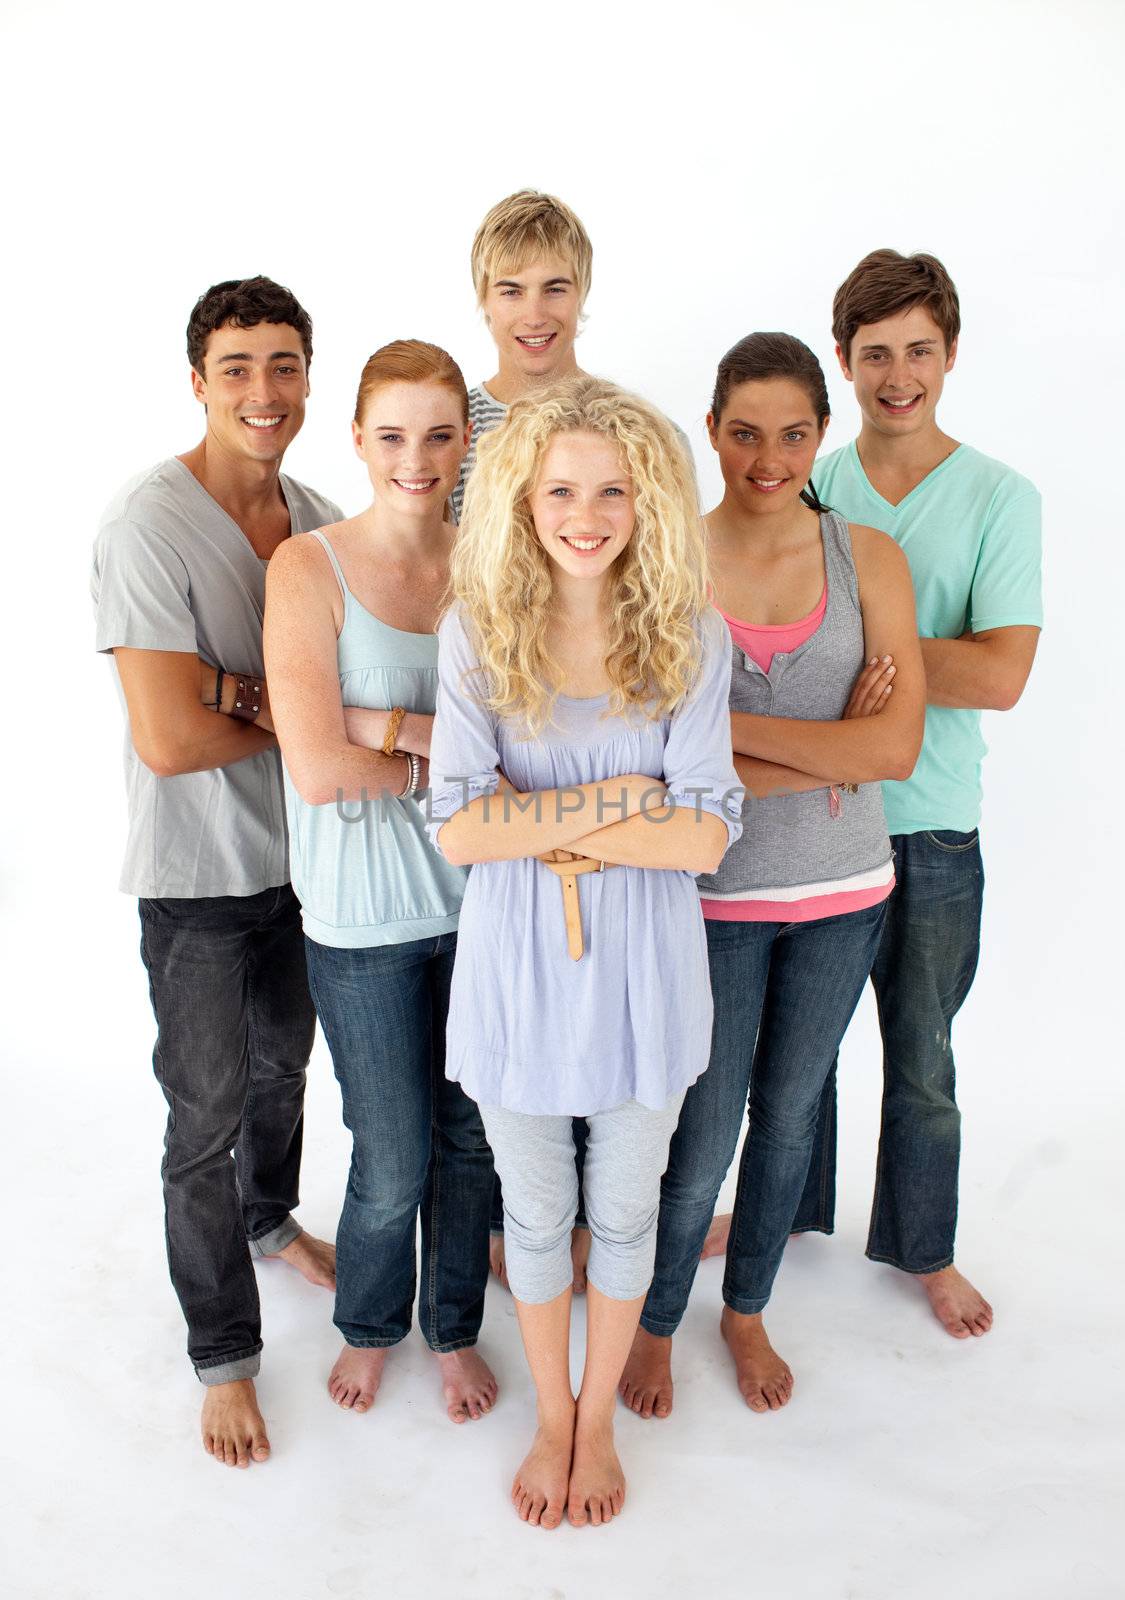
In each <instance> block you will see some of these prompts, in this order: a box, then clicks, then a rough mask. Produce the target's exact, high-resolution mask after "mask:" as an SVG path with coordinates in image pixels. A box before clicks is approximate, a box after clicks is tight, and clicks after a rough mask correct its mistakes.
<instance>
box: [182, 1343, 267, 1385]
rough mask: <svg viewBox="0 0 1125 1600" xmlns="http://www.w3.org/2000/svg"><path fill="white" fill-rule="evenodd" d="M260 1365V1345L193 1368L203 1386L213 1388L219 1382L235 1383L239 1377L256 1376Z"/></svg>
mask: <svg viewBox="0 0 1125 1600" xmlns="http://www.w3.org/2000/svg"><path fill="white" fill-rule="evenodd" d="M261 1365H262V1347H261V1345H258V1346H257V1348H256V1349H254V1350H247V1351H242V1352H240V1353H239V1354H238V1355H233V1356H224V1357H223V1358H222V1360H221V1361H216V1362H215V1363H213V1364H212V1365H211V1366H208V1367H199V1366H197V1367H196V1369H195V1375H196V1377H197V1378H198V1379H199V1381H200V1383H201V1384H203V1386H204V1388H207V1389H213V1388H215V1387H216V1385H218V1384H220V1383H237V1382H238V1381H239V1379H241V1378H256V1377H257V1376H258V1370H259V1368H260V1367H261Z"/></svg>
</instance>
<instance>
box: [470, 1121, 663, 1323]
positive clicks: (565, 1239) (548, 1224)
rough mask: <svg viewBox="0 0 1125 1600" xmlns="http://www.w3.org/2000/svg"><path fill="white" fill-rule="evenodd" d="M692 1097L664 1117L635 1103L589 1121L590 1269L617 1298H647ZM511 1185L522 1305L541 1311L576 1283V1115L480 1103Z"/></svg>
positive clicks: (511, 1248) (509, 1205) (508, 1243)
mask: <svg viewBox="0 0 1125 1600" xmlns="http://www.w3.org/2000/svg"><path fill="white" fill-rule="evenodd" d="M683 1100H684V1097H683V1095H682V1094H680V1095H677V1096H676V1097H675V1099H673V1100H670V1101H669V1102H668V1104H667V1105H666V1106H664V1107H663V1109H662V1110H660V1111H653V1110H651V1109H650V1108H649V1107H648V1106H642V1105H640V1104H638V1102H637V1101H636V1100H627V1101H626V1102H625V1104H624V1105H620V1106H614V1107H613V1109H612V1110H611V1111H598V1112H595V1113H594V1115H593V1116H591V1117H587V1118H586V1119H585V1120H586V1123H587V1125H588V1127H589V1130H590V1132H589V1139H588V1141H587V1145H586V1168H585V1173H584V1176H583V1182H582V1192H583V1196H584V1199H585V1203H586V1217H587V1220H588V1222H589V1225H590V1260H589V1263H588V1264H587V1267H586V1273H587V1276H588V1278H589V1280H590V1282H591V1283H592V1284H593V1285H594V1287H595V1289H598V1290H600V1291H601V1293H602V1294H604V1295H607V1296H608V1297H609V1298H610V1299H611V1300H636V1299H638V1298H639V1297H640V1296H641V1295H643V1294H646V1293H647V1292H648V1287H649V1284H650V1283H651V1282H652V1269H653V1262H654V1260H655V1258H656V1222H657V1217H658V1216H659V1213H660V1180H661V1178H662V1177H663V1176H664V1169H665V1168H666V1167H667V1165H668V1146H669V1144H670V1142H671V1139H672V1135H673V1133H675V1131H676V1124H677V1123H678V1121H679V1120H680V1107H681V1106H682V1105H683ZM480 1114H481V1117H482V1119H483V1121H484V1131H485V1134H486V1135H487V1138H488V1142H489V1144H490V1145H491V1146H492V1154H493V1156H494V1157H495V1160H496V1170H497V1172H498V1173H499V1174H500V1182H501V1184H502V1185H503V1188H504V1257H505V1264H506V1266H507V1269H508V1281H509V1283H510V1284H511V1286H512V1293H513V1294H514V1295H515V1297H516V1299H517V1300H522V1301H524V1302H525V1304H527V1305H542V1304H544V1303H545V1302H546V1301H548V1300H554V1299H555V1298H556V1296H558V1295H560V1294H562V1292H563V1290H564V1289H566V1288H567V1287H568V1286H569V1284H570V1282H571V1277H572V1268H571V1261H570V1234H571V1229H572V1228H573V1227H574V1216H575V1212H576V1211H577V1209H578V1174H577V1172H576V1171H575V1168H574V1134H573V1132H572V1130H571V1120H572V1119H571V1118H570V1117H569V1116H561V1117H554V1116H535V1115H533V1114H531V1113H529V1112H525V1111H505V1110H503V1109H502V1108H501V1107H500V1106H481V1107H480Z"/></svg>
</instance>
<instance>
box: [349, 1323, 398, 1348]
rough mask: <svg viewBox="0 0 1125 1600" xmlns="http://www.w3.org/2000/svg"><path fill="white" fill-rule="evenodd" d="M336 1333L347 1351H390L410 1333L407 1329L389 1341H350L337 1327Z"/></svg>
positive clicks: (394, 1335)
mask: <svg viewBox="0 0 1125 1600" xmlns="http://www.w3.org/2000/svg"><path fill="white" fill-rule="evenodd" d="M336 1331H337V1333H339V1334H341V1335H342V1337H343V1340H344V1343H345V1344H346V1345H347V1347H348V1349H349V1350H390V1349H391V1347H392V1346H393V1345H396V1344H401V1343H402V1341H403V1340H404V1339H405V1338H406V1336H407V1333H409V1332H410V1330H409V1328H408V1329H407V1330H406V1333H396V1334H393V1335H392V1336H391V1338H389V1339H350V1338H349V1337H348V1335H347V1334H346V1333H344V1330H343V1328H339V1327H338V1328H337V1330H336Z"/></svg>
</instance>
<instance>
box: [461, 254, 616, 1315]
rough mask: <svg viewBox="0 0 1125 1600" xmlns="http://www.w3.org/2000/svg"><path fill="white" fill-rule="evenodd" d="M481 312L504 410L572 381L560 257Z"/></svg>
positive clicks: (572, 323) (496, 287)
mask: <svg viewBox="0 0 1125 1600" xmlns="http://www.w3.org/2000/svg"><path fill="white" fill-rule="evenodd" d="M481 309H482V310H483V312H484V319H485V322H486V323H487V325H488V329H489V332H490V333H491V334H492V337H493V339H494V341H495V343H496V353H497V357H498V359H499V363H500V365H499V368H498V370H497V371H496V373H495V374H494V375H493V377H491V378H489V380H488V383H487V384H486V388H487V389H488V391H489V393H490V394H491V395H493V396H494V398H495V399H497V400H500V401H502V403H503V404H504V405H511V404H512V402H513V401H514V400H519V399H521V398H522V396H524V395H526V394H530V393H531V392H532V391H534V390H535V389H537V388H541V387H542V386H543V385H544V384H546V383H550V382H552V381H553V380H554V379H555V378H566V377H577V376H578V375H579V372H580V369H579V367H578V363H577V361H576V360H575V356H574V341H575V339H576V338H577V337H578V318H579V315H580V313H581V310H582V306H581V301H580V299H579V291H578V282H577V275H576V273H575V270H574V267H573V265H572V264H571V263H570V262H569V261H568V260H566V258H565V257H563V256H559V255H553V254H549V255H547V256H545V257H536V258H535V259H533V260H531V261H527V262H524V263H523V264H522V265H521V266H519V267H518V268H514V269H508V270H505V271H504V272H501V273H497V275H496V277H495V278H494V279H493V280H492V281H491V282H490V283H489V284H488V286H487V288H486V289H485V293H484V298H483V301H482V306H481ZM589 1252H590V1235H589V1232H588V1230H587V1229H585V1228H575V1230H574V1234H573V1237H572V1240H571V1257H572V1259H573V1262H574V1289H575V1293H576V1294H581V1293H583V1292H584V1291H585V1288H586V1258H587V1256H588V1255H589ZM489 1260H490V1263H491V1266H492V1271H493V1272H494V1273H495V1274H496V1276H497V1277H498V1278H499V1280H500V1282H501V1283H503V1284H504V1285H505V1286H506V1285H507V1282H508V1275H507V1270H506V1268H505V1265H504V1236H503V1234H493V1236H492V1239H491V1241H490V1244H489Z"/></svg>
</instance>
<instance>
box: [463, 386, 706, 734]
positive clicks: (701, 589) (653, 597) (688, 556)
mask: <svg viewBox="0 0 1125 1600" xmlns="http://www.w3.org/2000/svg"><path fill="white" fill-rule="evenodd" d="M579 432H581V433H595V434H599V435H602V436H603V437H605V438H608V439H612V440H613V442H614V443H615V444H616V445H617V448H618V450H619V451H620V453H621V459H622V462H623V463H624V466H625V470H626V472H627V473H628V475H629V477H630V478H631V479H632V481H633V493H634V511H635V521H634V526H633V534H632V537H631V538H630V540H629V542H628V544H627V545H626V546H625V549H624V550H623V551H622V553H621V555H620V556H619V557H618V558H617V561H616V562H615V563H614V565H613V567H612V568H611V569H610V605H611V608H612V621H611V624H610V630H609V643H608V650H607V653H606V661H605V665H606V671H607V673H608V675H609V679H610V682H611V684H612V685H613V687H612V691H611V694H610V700H609V707H608V710H609V712H610V713H611V714H616V715H621V714H622V713H624V711H625V710H626V708H627V707H635V708H638V709H642V710H643V711H644V713H645V714H646V715H647V716H650V717H653V718H657V717H662V716H666V715H668V714H669V712H670V711H671V710H672V709H673V708H674V707H675V706H676V705H677V704H678V703H679V701H680V700H681V699H682V698H683V696H684V694H685V693H686V692H687V690H688V689H689V687H690V686H691V683H692V680H693V678H694V675H695V672H696V670H697V668H698V665H699V633H698V623H699V618H700V616H701V614H702V612H703V610H704V608H705V607H706V604H707V575H706V556H705V546H704V536H703V523H702V519H701V517H700V514H699V506H698V500H697V494H696V486H695V475H694V472H693V471H692V467H691V464H690V462H689V460H688V457H687V455H686V453H685V451H684V448H683V445H682V444H681V442H680V440H679V438H678V437H677V435H676V432H675V430H674V429H673V427H672V425H671V423H669V422H668V421H667V419H666V418H664V417H662V416H661V415H660V413H659V412H658V411H656V410H654V408H653V407H652V406H650V405H647V404H646V403H645V402H644V401H643V400H639V399H637V397H636V396H635V395H631V394H626V393H625V391H624V390H623V389H619V388H617V387H616V386H615V385H614V384H611V383H606V382H604V381H603V380H601V379H600V378H589V377H580V378H569V379H566V380H564V381H562V382H559V383H556V384H552V385H551V386H550V387H549V388H547V389H543V390H540V391H539V392H537V393H536V394H535V395H534V396H532V397H529V398H528V399H526V400H518V401H516V403H515V404H514V405H513V406H512V407H511V409H510V410H509V412H508V414H507V416H506V417H505V419H504V421H503V422H502V423H501V424H500V425H499V427H497V428H495V429H493V430H492V431H490V432H489V433H486V434H485V435H484V437H483V438H482V439H481V442H480V445H479V446H478V450H477V459H476V465H475V467H474V469H473V473H472V476H471V477H470V479H469V482H468V486H467V488H466V491H465V502H464V511H463V515H462V519H461V531H460V533H459V535H458V537H457V542H456V544H455V546H454V550H453V558H452V562H451V572H450V592H451V594H452V597H453V599H454V600H456V601H459V602H460V604H461V607H462V614H463V618H464V621H465V624H466V628H467V631H468V632H469V636H470V638H471V639H472V641H473V643H474V645H475V647H476V651H477V656H478V659H479V662H480V667H481V679H480V682H479V683H478V693H479V696H480V698H481V699H482V700H483V702H484V703H485V704H487V705H488V706H490V707H491V709H492V710H493V711H495V712H496V713H497V714H498V715H507V716H518V717H519V718H520V719H522V720H523V721H524V722H525V723H526V725H527V727H528V729H529V730H530V732H531V734H532V735H533V736H534V735H535V734H538V733H539V732H540V731H541V730H542V729H543V727H544V726H545V725H546V723H547V722H548V721H550V718H551V714H552V712H553V709H554V705H555V700H556V698H557V696H558V694H559V693H560V691H561V686H562V673H561V669H560V667H559V664H558V662H557V661H555V659H554V658H553V657H552V655H551V653H550V651H549V649H548V647H547V625H548V619H549V616H550V609H551V597H552V591H553V585H552V577H551V563H550V560H549V558H548V556H547V554H546V552H545V550H544V549H543V546H542V545H541V544H540V542H539V539H538V537H537V535H536V532H535V526H534V523H533V521H532V516H531V506H530V502H529V496H530V494H531V492H532V490H533V488H534V485H535V482H536V479H537V477H538V475H539V470H540V467H541V464H542V461H543V456H544V453H545V452H546V449H547V446H548V444H549V443H550V441H551V440H552V439H553V438H554V437H555V435H556V434H560V433H579Z"/></svg>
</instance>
